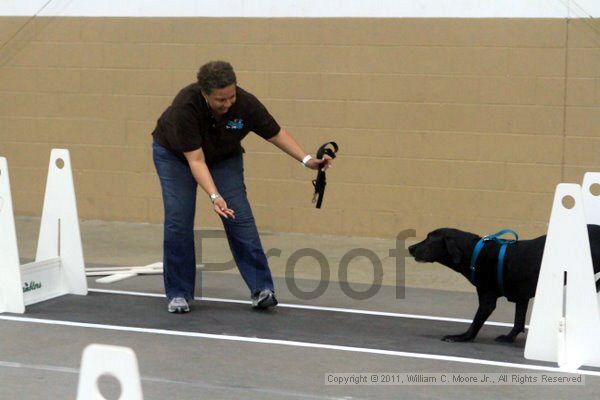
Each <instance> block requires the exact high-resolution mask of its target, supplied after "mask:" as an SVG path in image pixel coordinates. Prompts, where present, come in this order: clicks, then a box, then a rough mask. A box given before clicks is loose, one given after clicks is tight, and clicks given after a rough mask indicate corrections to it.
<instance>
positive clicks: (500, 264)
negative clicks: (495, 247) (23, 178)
mask: <svg viewBox="0 0 600 400" xmlns="http://www.w3.org/2000/svg"><path fill="white" fill-rule="evenodd" d="M506 234H512V235H514V236H515V238H514V239H500V237H501V236H504V235H506ZM491 240H494V241H496V242H498V243H500V244H501V246H500V252H499V253H498V271H497V274H498V286H499V287H500V292H501V293H502V295H504V256H505V255H506V248H507V247H508V245H509V244H514V243H517V241H518V240H519V235H518V234H517V233H516V232H515V231H513V230H510V229H503V230H501V231H500V232H497V233H494V234H493V235H487V236H484V237H482V238H481V239H479V242H477V244H476V245H475V250H473V255H472V256H471V265H470V267H469V268H470V269H471V283H472V284H473V285H475V272H476V266H477V265H476V264H477V257H479V253H481V250H483V247H484V246H485V244H486V243H487V242H489V241H491Z"/></svg>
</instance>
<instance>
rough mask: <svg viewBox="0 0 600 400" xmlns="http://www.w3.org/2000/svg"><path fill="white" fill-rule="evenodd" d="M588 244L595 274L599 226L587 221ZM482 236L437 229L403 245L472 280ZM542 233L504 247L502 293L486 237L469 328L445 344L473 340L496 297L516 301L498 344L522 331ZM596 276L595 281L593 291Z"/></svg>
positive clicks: (492, 245)
mask: <svg viewBox="0 0 600 400" xmlns="http://www.w3.org/2000/svg"><path fill="white" fill-rule="evenodd" d="M588 234H589V238H590V247H591V250H592V262H593V264H594V273H597V272H599V271H600V226H598V225H588ZM480 239H481V237H480V236H477V235H475V234H473V233H469V232H463V231H460V230H458V229H452V228H442V229H437V230H435V231H433V232H430V233H429V234H428V235H427V238H426V239H425V240H423V241H422V242H420V243H417V244H414V245H412V246H410V247H409V248H408V251H409V252H410V254H411V255H412V256H413V257H414V258H415V260H416V261H418V262H438V263H440V264H443V265H445V266H447V267H449V268H451V269H453V270H454V271H456V272H458V273H460V274H462V275H463V276H465V277H466V278H467V279H469V281H470V280H471V270H470V264H471V256H472V254H473V251H474V248H475V246H476V244H477V242H478V241H479V240H480ZM545 243H546V236H545V235H544V236H540V237H538V238H536V239H532V240H520V241H518V242H517V243H514V244H511V245H509V246H508V249H507V252H506V257H505V259H504V271H503V272H504V275H503V281H504V284H503V287H504V294H502V292H501V289H500V287H499V283H498V278H497V266H498V252H499V251H500V247H501V244H500V243H498V242H496V241H493V240H491V241H488V242H487V243H486V245H485V246H484V247H483V249H482V250H481V253H480V254H479V257H478V259H477V268H476V279H475V285H476V288H477V296H478V298H479V308H478V309H477V313H476V314H475V318H473V323H472V324H471V326H470V327H469V329H468V330H467V331H466V332H465V333H462V334H460V335H448V336H444V337H443V338H442V340H444V341H446V342H465V341H471V340H473V339H475V336H477V333H478V332H479V329H481V327H482V326H483V323H484V322H485V321H486V320H487V319H488V317H489V316H490V315H491V314H492V312H493V311H494V309H495V308H496V300H497V299H498V297H502V296H503V295H504V296H506V298H507V299H508V301H510V302H513V303H516V306H515V324H514V327H513V328H512V330H511V331H510V332H509V333H508V335H501V336H498V337H497V338H496V341H499V342H513V341H514V340H515V338H516V337H517V335H518V334H519V333H521V332H524V331H525V316H526V314H527V307H528V304H529V299H530V298H532V297H534V296H535V289H536V286H537V281H538V276H539V274H540V267H541V264H542V255H543V252H544V245H545ZM599 287H600V280H599V281H597V282H596V290H598V288H599Z"/></svg>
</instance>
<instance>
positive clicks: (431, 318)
mask: <svg viewBox="0 0 600 400" xmlns="http://www.w3.org/2000/svg"><path fill="white" fill-rule="evenodd" d="M88 291H89V292H97V293H109V294H124V295H130V296H142V297H162V298H164V297H165V295H164V294H158V293H144V292H127V291H123V290H110V289H89V290H88ZM194 300H200V301H214V302H220V303H235V304H251V303H252V302H251V301H249V300H234V299H219V298H215V297H195V298H194ZM277 307H282V308H295V309H299V310H314V311H329V312H339V313H348V314H359V315H374V316H378V317H393V318H410V319H423V320H429V321H442V322H459V323H465V324H470V323H472V322H473V320H471V319H464V318H450V317H437V316H431V315H419V314H401V313H391V312H384V311H370V310H359V309H352V308H337V307H321V306H309V305H302V304H285V303H279V304H278V306H277ZM485 325H489V326H501V327H508V328H512V326H513V324H509V323H506V322H489V321H486V322H485ZM526 328H528V326H526Z"/></svg>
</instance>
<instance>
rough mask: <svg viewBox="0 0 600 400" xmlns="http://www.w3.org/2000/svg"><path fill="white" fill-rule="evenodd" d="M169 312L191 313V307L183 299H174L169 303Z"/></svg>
mask: <svg viewBox="0 0 600 400" xmlns="http://www.w3.org/2000/svg"><path fill="white" fill-rule="evenodd" d="M168 310H169V312H170V313H178V314H179V313H186V312H190V306H189V305H188V302H187V301H186V299H184V298H183V297H173V298H172V299H171V301H170V302H169V307H168Z"/></svg>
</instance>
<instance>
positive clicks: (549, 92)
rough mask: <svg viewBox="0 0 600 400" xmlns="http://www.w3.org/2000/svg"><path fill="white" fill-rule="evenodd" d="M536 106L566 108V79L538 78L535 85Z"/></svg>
mask: <svg viewBox="0 0 600 400" xmlns="http://www.w3.org/2000/svg"><path fill="white" fill-rule="evenodd" d="M535 104H539V105H548V106H564V104H565V80H564V78H537V79H536V85H535Z"/></svg>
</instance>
